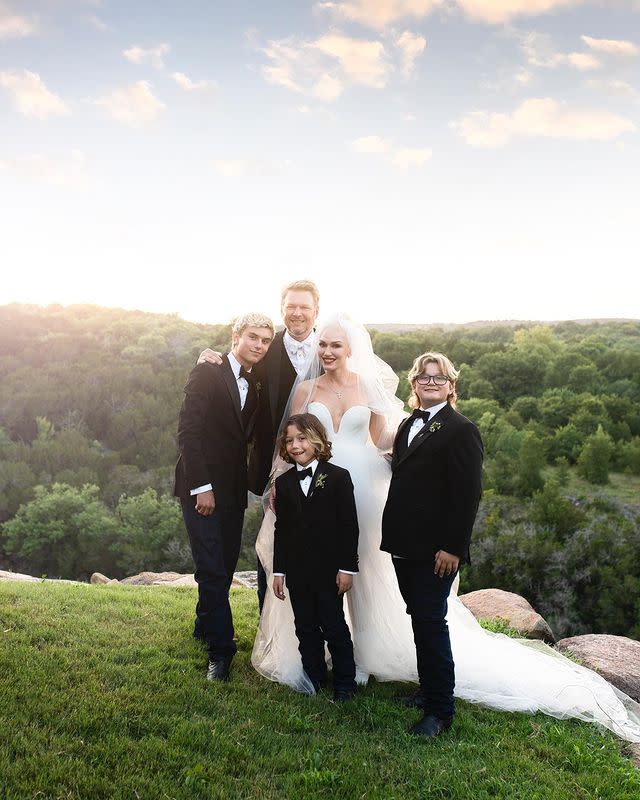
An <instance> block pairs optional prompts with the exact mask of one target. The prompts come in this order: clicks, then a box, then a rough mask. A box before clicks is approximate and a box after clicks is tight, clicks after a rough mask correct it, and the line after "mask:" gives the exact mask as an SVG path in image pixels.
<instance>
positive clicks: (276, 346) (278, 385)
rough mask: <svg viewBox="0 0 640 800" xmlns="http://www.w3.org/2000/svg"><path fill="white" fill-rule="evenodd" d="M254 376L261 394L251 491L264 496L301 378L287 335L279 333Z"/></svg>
mask: <svg viewBox="0 0 640 800" xmlns="http://www.w3.org/2000/svg"><path fill="white" fill-rule="evenodd" d="M252 372H253V373H254V376H255V381H256V383H260V385H261V392H260V401H259V403H258V413H257V415H256V425H255V434H254V439H253V443H252V446H251V453H250V456H249V489H250V491H252V492H253V493H254V494H258V495H261V494H262V493H263V492H264V489H265V486H266V485H267V481H268V480H269V474H270V472H271V466H272V463H273V453H274V446H275V440H276V436H277V434H278V427H279V426H280V423H281V421H282V416H283V414H284V410H285V407H286V405H287V400H288V399H289V395H290V393H291V388H292V387H293V384H294V382H295V380H296V377H297V373H296V370H295V368H294V366H293V364H292V363H291V359H290V358H289V354H288V353H287V350H286V348H285V346H284V331H280V332H279V333H276V335H275V336H274V337H273V341H272V342H271V345H270V346H269V350H268V351H267V354H266V356H265V357H264V358H263V359H262V361H260V362H259V363H258V364H256V365H255V367H254V368H253V370H252Z"/></svg>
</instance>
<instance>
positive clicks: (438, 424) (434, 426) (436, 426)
mask: <svg viewBox="0 0 640 800" xmlns="http://www.w3.org/2000/svg"><path fill="white" fill-rule="evenodd" d="M441 427H442V423H441V422H438V420H436V421H435V422H432V423H431V425H429V433H435V432H436V431H439V430H440V428H441Z"/></svg>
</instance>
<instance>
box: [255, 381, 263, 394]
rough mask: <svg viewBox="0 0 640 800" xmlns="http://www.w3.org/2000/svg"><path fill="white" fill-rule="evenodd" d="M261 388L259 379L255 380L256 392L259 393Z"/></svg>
mask: <svg viewBox="0 0 640 800" xmlns="http://www.w3.org/2000/svg"><path fill="white" fill-rule="evenodd" d="M261 390H262V384H261V383H260V381H256V394H260V391H261Z"/></svg>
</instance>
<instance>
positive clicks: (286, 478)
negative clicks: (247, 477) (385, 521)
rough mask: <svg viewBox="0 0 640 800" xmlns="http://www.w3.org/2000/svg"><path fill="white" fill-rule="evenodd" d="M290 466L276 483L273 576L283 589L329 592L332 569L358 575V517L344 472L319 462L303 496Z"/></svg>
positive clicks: (334, 574)
mask: <svg viewBox="0 0 640 800" xmlns="http://www.w3.org/2000/svg"><path fill="white" fill-rule="evenodd" d="M296 473H297V470H296V468H295V466H294V467H293V468H292V469H290V470H289V471H288V472H285V473H284V474H283V475H280V477H279V478H277V479H276V499H275V508H276V524H275V534H274V543H273V571H274V572H282V573H285V574H286V581H287V586H289V588H291V587H292V586H294V587H295V586H296V585H305V586H311V587H313V588H316V589H334V588H335V585H336V574H337V572H338V570H347V571H348V572H357V571H358V516H357V512H356V505H355V500H354V496H353V483H352V481H351V476H350V475H349V472H348V471H347V470H346V469H342V467H338V466H336V465H335V464H330V463H329V462H327V461H320V462H319V463H318V466H317V468H316V471H315V474H314V476H313V480H312V482H311V488H310V490H309V494H308V495H307V496H306V497H305V495H304V493H303V491H302V489H301V488H300V481H299V480H298V477H297V474H296Z"/></svg>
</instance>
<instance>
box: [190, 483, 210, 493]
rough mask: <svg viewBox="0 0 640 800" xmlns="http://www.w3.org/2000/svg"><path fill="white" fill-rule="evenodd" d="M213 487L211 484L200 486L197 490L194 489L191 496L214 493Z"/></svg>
mask: <svg viewBox="0 0 640 800" xmlns="http://www.w3.org/2000/svg"><path fill="white" fill-rule="evenodd" d="M212 491H213V486H212V485H211V484H210V483H205V484H204V486H198V488H197V489H192V490H191V494H192V495H194V494H202V492H212Z"/></svg>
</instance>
